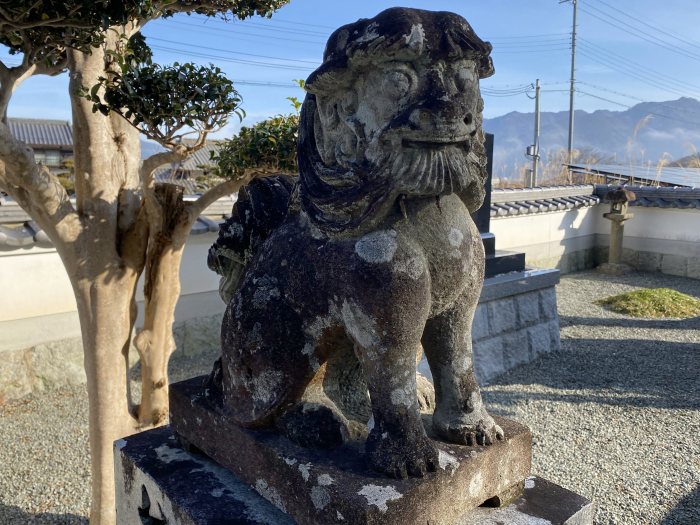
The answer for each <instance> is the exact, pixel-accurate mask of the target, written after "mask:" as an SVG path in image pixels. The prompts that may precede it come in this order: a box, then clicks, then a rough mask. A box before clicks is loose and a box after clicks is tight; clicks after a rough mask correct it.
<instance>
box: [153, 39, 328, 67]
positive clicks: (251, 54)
mask: <svg viewBox="0 0 700 525" xmlns="http://www.w3.org/2000/svg"><path fill="white" fill-rule="evenodd" d="M151 40H154V41H157V42H165V43H166V44H175V45H177V44H181V42H177V41H175V40H166V39H164V38H156V37H149V38H148V41H151ZM187 47H188V48H189V47H194V48H198V49H208V50H211V51H217V52H221V53H229V54H232V55H244V56H249V57H257V58H269V59H272V60H281V61H284V62H290V61H291V62H301V63H304V64H311V65H313V66H315V67H318V66H319V65H320V62H318V61H315V60H302V59H297V58H286V57H273V56H269V55H256V54H253V53H244V52H242V51H231V50H228V49H220V48H216V47H211V46H198V45H195V44H187ZM182 52H183V53H187V50H183V51H182Z"/></svg>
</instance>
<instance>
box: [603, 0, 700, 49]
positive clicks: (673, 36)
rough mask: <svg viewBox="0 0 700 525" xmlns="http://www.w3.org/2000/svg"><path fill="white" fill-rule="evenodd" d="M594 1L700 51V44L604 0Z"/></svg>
mask: <svg viewBox="0 0 700 525" xmlns="http://www.w3.org/2000/svg"><path fill="white" fill-rule="evenodd" d="M594 1H595V2H598V3H599V4H603V5H604V6H606V7H607V8H608V9H612V10H613V11H617V12H618V13H620V14H622V15H624V16H626V17H627V18H631V19H632V20H635V21H637V22H639V23H640V24H643V25H645V26H646V27H648V28H650V29H653V30H654V31H658V32H659V33H661V34H663V35H666V36H670V37H671V38H673V39H674V40H678V41H679V42H682V43H684V44H686V45H688V46H691V47H697V48H698V49H700V44H698V43H695V42H691V41H690V40H686V39H685V38H681V37H679V36H678V35H676V34H674V33H671V32H670V31H666V30H664V29H662V28H660V27H658V26H655V25H652V24H650V23H648V22H646V21H645V20H642V19H641V18H637V17H635V16H632V15H631V14H629V13H626V12H625V11H622V10H620V9H618V8H617V7H615V6H612V5H610V4H608V3H607V2H603V0H594Z"/></svg>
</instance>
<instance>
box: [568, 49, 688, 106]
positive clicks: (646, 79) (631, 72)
mask: <svg viewBox="0 0 700 525" xmlns="http://www.w3.org/2000/svg"><path fill="white" fill-rule="evenodd" d="M580 52H581V54H582V55H583V56H585V57H586V58H588V59H589V60H593V61H594V62H597V63H599V64H601V65H603V66H606V67H608V68H610V69H611V70H612V71H617V72H619V73H622V74H624V75H627V76H631V77H632V78H636V79H637V80H639V81H641V82H643V83H645V84H648V85H650V86H653V87H655V88H658V89H662V90H664V91H668V92H671V93H675V94H676V95H680V96H691V95H690V93H689V92H688V91H681V90H680V89H678V88H676V87H673V86H670V85H668V84H665V83H663V82H660V81H658V80H656V79H654V78H653V77H650V76H649V75H645V74H644V73H643V72H639V71H637V70H635V68H633V67H631V66H627V65H625V64H616V63H614V62H611V61H610V60H609V59H606V58H603V57H598V56H595V55H593V54H592V53H590V52H589V51H588V50H587V49H586V48H585V47H584V48H583V49H581V50H580Z"/></svg>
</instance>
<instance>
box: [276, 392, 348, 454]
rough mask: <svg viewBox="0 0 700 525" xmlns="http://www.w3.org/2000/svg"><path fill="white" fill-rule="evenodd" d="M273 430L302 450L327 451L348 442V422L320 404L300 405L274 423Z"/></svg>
mask: <svg viewBox="0 0 700 525" xmlns="http://www.w3.org/2000/svg"><path fill="white" fill-rule="evenodd" d="M277 427H278V428H279V429H280V430H281V431H282V432H283V433H284V434H285V435H286V436H287V437H288V438H289V439H291V440H292V441H294V442H296V443H298V444H299V445H301V446H303V447H308V448H324V449H331V448H335V447H338V446H340V445H342V444H343V443H345V442H346V441H347V440H348V435H349V430H348V420H347V419H345V417H343V415H342V414H340V413H339V412H338V411H336V410H333V409H332V408H330V407H328V406H325V405H323V404H320V403H308V402H300V403H298V404H297V405H296V406H294V407H293V408H292V409H291V410H288V411H287V412H286V413H285V414H284V415H282V416H281V417H280V418H279V419H278V420H277Z"/></svg>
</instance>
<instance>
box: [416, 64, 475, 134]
mask: <svg viewBox="0 0 700 525" xmlns="http://www.w3.org/2000/svg"><path fill="white" fill-rule="evenodd" d="M466 113H467V111H466V107H465V106H464V104H463V101H462V97H460V96H459V93H457V89H456V86H455V85H454V83H453V82H450V81H449V79H447V78H445V77H444V75H443V73H442V72H441V71H437V70H432V71H428V72H427V74H426V83H425V90H424V92H423V97H422V100H421V102H420V103H419V104H418V105H417V106H416V107H415V109H413V111H412V112H411V114H410V116H409V120H410V121H411V123H412V124H414V125H415V126H418V127H421V128H431V127H440V126H441V125H444V124H445V123H455V122H458V121H459V122H463V121H464V120H466V119H465V117H466Z"/></svg>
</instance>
